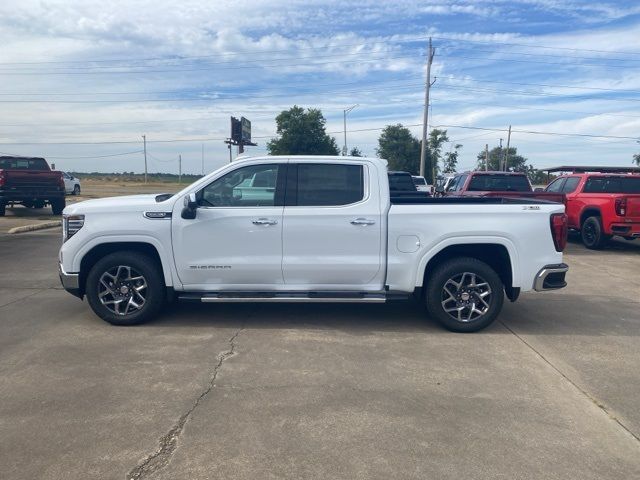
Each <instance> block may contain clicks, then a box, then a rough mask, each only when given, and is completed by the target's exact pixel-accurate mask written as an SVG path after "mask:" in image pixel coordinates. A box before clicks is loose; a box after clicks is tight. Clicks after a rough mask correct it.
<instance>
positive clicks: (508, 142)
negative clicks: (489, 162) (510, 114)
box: [502, 125, 511, 172]
mask: <svg viewBox="0 0 640 480" xmlns="http://www.w3.org/2000/svg"><path fill="white" fill-rule="evenodd" d="M510 143H511V125H509V133H508V134H507V149H506V150H505V151H504V166H503V168H502V170H504V171H505V172H506V171H507V163H508V162H509V144H510Z"/></svg>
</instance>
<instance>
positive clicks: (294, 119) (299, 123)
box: [267, 105, 339, 155]
mask: <svg viewBox="0 0 640 480" xmlns="http://www.w3.org/2000/svg"><path fill="white" fill-rule="evenodd" d="M326 123H327V121H326V120H325V118H324V116H323V115H322V112H321V111H320V110H319V109H317V108H308V109H307V110H306V111H305V109H304V108H302V107H298V106H297V105H294V106H293V107H291V108H290V109H289V110H283V111H282V112H280V114H279V115H278V116H277V117H276V125H277V133H278V137H277V138H274V139H273V140H270V141H269V142H267V151H268V152H269V154H270V155H338V153H339V150H338V145H337V143H336V139H335V138H333V137H331V136H329V135H327V132H326V129H325V126H326Z"/></svg>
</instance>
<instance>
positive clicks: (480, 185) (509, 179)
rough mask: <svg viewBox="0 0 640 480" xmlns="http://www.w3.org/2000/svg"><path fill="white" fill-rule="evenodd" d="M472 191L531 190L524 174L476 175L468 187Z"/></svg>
mask: <svg viewBox="0 0 640 480" xmlns="http://www.w3.org/2000/svg"><path fill="white" fill-rule="evenodd" d="M467 190H469V191H472V192H474V191H475V192H530V191H531V185H530V184H529V180H528V179H527V177H526V176H524V175H491V174H489V175H474V176H473V178H472V179H471V182H470V183H469V188H468V189H467Z"/></svg>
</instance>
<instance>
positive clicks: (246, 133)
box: [240, 117, 251, 144]
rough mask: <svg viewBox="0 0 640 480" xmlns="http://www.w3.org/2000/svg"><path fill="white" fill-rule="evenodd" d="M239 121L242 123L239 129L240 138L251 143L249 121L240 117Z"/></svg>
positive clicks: (246, 142)
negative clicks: (240, 129)
mask: <svg viewBox="0 0 640 480" xmlns="http://www.w3.org/2000/svg"><path fill="white" fill-rule="evenodd" d="M240 123H241V125H242V131H241V137H240V138H241V140H242V142H243V143H245V144H249V143H251V122H250V121H249V120H247V119H246V118H244V117H242V118H241V119H240Z"/></svg>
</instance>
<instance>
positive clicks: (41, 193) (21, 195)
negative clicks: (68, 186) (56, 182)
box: [0, 188, 65, 203]
mask: <svg viewBox="0 0 640 480" xmlns="http://www.w3.org/2000/svg"><path fill="white" fill-rule="evenodd" d="M64 195H65V192H64V189H62V188H60V189H57V190H56V189H53V190H50V189H41V190H39V189H25V190H0V202H3V203H7V202H21V201H24V200H53V199H58V198H64Z"/></svg>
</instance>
